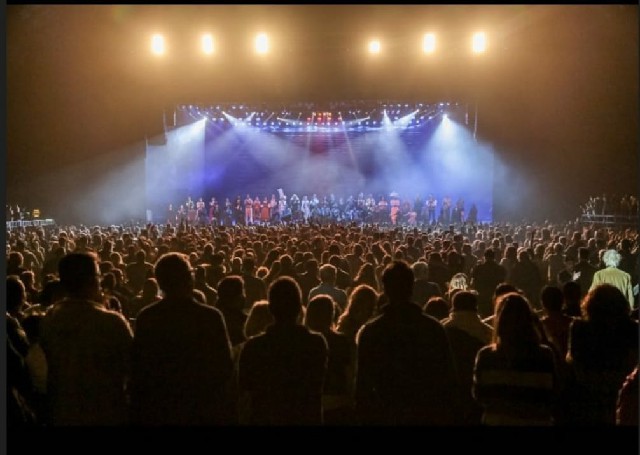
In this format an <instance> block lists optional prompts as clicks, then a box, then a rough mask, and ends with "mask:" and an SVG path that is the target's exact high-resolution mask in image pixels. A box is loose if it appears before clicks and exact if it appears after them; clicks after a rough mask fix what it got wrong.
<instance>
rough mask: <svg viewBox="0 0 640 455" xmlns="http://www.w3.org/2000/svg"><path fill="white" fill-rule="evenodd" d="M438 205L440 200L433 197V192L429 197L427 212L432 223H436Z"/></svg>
mask: <svg viewBox="0 0 640 455" xmlns="http://www.w3.org/2000/svg"><path fill="white" fill-rule="evenodd" d="M437 205H438V201H437V200H436V198H434V197H433V194H430V195H429V197H428V198H427V214H428V222H429V223H430V224H435V223H436V221H437V220H436V206H437Z"/></svg>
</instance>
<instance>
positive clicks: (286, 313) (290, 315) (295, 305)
mask: <svg viewBox="0 0 640 455" xmlns="http://www.w3.org/2000/svg"><path fill="white" fill-rule="evenodd" d="M268 294H269V311H271V314H272V315H273V317H274V319H275V320H276V321H278V322H280V321H282V322H293V321H295V320H296V318H297V317H298V316H299V314H300V311H302V292H301V291H300V286H299V285H298V283H296V282H295V280H294V279H293V278H291V277H288V276H282V277H279V278H276V280H275V281H274V282H273V283H271V286H269V292H268Z"/></svg>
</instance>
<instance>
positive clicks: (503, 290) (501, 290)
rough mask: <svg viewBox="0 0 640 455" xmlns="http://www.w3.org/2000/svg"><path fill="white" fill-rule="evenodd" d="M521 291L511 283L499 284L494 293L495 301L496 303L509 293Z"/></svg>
mask: <svg viewBox="0 0 640 455" xmlns="http://www.w3.org/2000/svg"><path fill="white" fill-rule="evenodd" d="M519 291H520V290H519V289H518V288H517V287H515V286H514V285H513V284H510V283H504V282H503V283H498V285H497V286H496V288H495V289H494V291H493V300H494V301H496V300H497V299H498V298H499V297H500V296H503V295H505V294H508V293H509V292H519Z"/></svg>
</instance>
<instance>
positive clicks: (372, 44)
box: [369, 40, 381, 54]
mask: <svg viewBox="0 0 640 455" xmlns="http://www.w3.org/2000/svg"><path fill="white" fill-rule="evenodd" d="M380 48H381V46H380V41H378V40H372V41H369V53H371V54H379V53H380Z"/></svg>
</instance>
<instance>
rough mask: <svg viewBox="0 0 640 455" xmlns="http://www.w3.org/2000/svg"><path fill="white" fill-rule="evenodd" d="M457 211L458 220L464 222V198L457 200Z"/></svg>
mask: <svg viewBox="0 0 640 455" xmlns="http://www.w3.org/2000/svg"><path fill="white" fill-rule="evenodd" d="M456 211H457V212H458V216H457V220H456V221H457V222H458V223H464V219H465V218H464V199H462V198H459V199H458V202H456Z"/></svg>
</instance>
